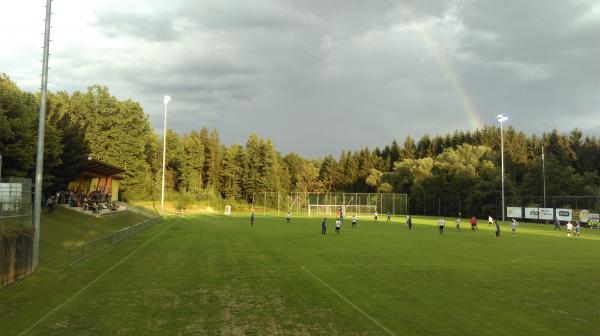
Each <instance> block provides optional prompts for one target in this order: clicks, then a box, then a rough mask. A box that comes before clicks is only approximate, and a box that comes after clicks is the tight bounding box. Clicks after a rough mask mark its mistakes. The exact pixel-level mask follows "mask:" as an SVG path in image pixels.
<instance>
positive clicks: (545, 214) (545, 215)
mask: <svg viewBox="0 0 600 336" xmlns="http://www.w3.org/2000/svg"><path fill="white" fill-rule="evenodd" d="M539 218H540V219H548V220H552V219H554V209H553V208H540V209H539Z"/></svg>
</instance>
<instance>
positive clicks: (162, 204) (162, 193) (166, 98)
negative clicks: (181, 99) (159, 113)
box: [160, 96, 171, 216]
mask: <svg viewBox="0 0 600 336" xmlns="http://www.w3.org/2000/svg"><path fill="white" fill-rule="evenodd" d="M170 101H171V96H164V97H163V104H165V120H164V123H163V157H162V183H161V191H160V215H161V216H163V215H164V214H165V160H166V153H167V104H169V102H170Z"/></svg>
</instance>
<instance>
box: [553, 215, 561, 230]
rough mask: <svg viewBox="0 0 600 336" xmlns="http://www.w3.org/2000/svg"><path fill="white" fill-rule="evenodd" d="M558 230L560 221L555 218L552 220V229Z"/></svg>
mask: <svg viewBox="0 0 600 336" xmlns="http://www.w3.org/2000/svg"><path fill="white" fill-rule="evenodd" d="M556 230H558V231H560V221H559V220H558V218H557V219H556V221H554V231H556Z"/></svg>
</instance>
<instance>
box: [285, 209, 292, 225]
mask: <svg viewBox="0 0 600 336" xmlns="http://www.w3.org/2000/svg"><path fill="white" fill-rule="evenodd" d="M285 220H286V222H287V223H288V224H290V221H291V220H292V214H291V213H290V212H289V211H288V213H287V215H285Z"/></svg>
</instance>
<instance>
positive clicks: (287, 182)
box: [0, 75, 600, 214]
mask: <svg viewBox="0 0 600 336" xmlns="http://www.w3.org/2000/svg"><path fill="white" fill-rule="evenodd" d="M38 106H39V96H37V95H35V94H32V93H28V92H24V91H22V90H21V89H20V88H19V87H18V86H17V85H16V84H15V83H14V82H12V81H11V80H10V78H8V76H6V75H2V76H0V155H2V157H3V170H2V171H3V173H2V175H3V176H29V177H32V176H33V175H34V171H35V141H36V129H37V115H38ZM47 121H48V122H47V129H46V142H45V147H46V150H45V158H44V162H45V163H44V165H45V175H44V186H45V190H47V191H52V190H59V189H63V188H65V184H66V182H67V181H68V180H69V179H71V178H73V177H74V176H78V173H79V171H80V170H81V165H82V163H83V162H84V161H85V158H87V157H93V158H95V159H99V160H102V161H105V162H108V163H111V164H114V165H117V166H120V167H124V168H125V169H126V170H127V172H126V173H125V179H124V180H123V183H122V185H121V188H122V194H123V197H124V198H126V199H129V200H134V199H156V195H157V193H158V192H159V191H160V175H161V163H162V161H161V160H162V139H161V137H160V136H158V135H157V134H156V133H155V131H154V130H153V129H152V127H151V126H150V123H149V121H148V117H147V115H146V114H145V113H144V111H143V109H142V108H141V106H140V105H139V104H138V103H137V102H134V101H131V100H126V101H119V100H118V99H116V98H115V97H114V96H112V95H111V94H110V92H109V90H108V88H106V87H104V86H91V87H89V88H88V89H87V91H85V92H79V91H76V92H73V93H67V92H55V93H50V94H49V95H48V113H47ZM398 136H399V138H400V134H399V135H398ZM402 138H403V142H401V143H400V142H397V141H393V142H392V143H391V144H388V145H385V146H384V147H382V148H379V147H376V148H374V149H369V148H367V147H365V148H362V149H357V150H348V151H343V152H342V153H341V154H340V155H339V156H338V157H336V156H334V155H327V156H325V157H323V158H319V159H306V158H303V157H302V156H300V155H298V154H296V153H289V154H286V155H285V156H284V155H282V154H281V153H279V152H278V150H277V148H276V146H275V144H274V143H273V142H272V141H271V140H270V139H268V138H267V139H265V138H262V137H259V136H258V135H256V134H250V135H249V137H248V139H247V141H246V143H245V144H234V145H231V146H226V145H224V144H222V143H221V140H220V138H219V133H218V131H217V130H216V129H212V130H209V129H208V128H206V127H202V125H198V127H197V129H196V130H193V131H191V132H190V133H187V134H178V133H176V132H174V131H172V130H168V132H167V152H166V157H167V163H166V166H167V168H166V185H167V188H168V190H169V197H171V198H174V197H178V195H182V194H183V195H187V196H188V197H192V198H195V199H197V200H203V201H206V202H207V203H209V202H211V201H214V200H219V201H220V200H231V201H233V200H235V201H238V202H245V201H251V199H252V195H254V194H256V193H260V192H263V191H278V192H281V193H285V192H289V191H307V192H316V191H347V192H386V193H388V192H395V193H406V194H408V195H409V197H410V200H411V203H410V208H411V211H413V212H419V211H420V209H421V207H423V210H424V211H425V212H427V211H426V208H425V206H424V205H425V204H433V203H435V202H436V200H437V202H438V203H437V207H439V204H440V203H439V202H440V199H441V198H444V199H448V198H452V199H456V200H460V201H461V202H463V204H464V207H465V208H466V209H470V211H471V212H473V213H478V214H485V213H491V212H494V211H497V210H496V208H497V202H498V198H499V196H500V185H501V183H500V149H499V146H500V130H499V129H498V128H497V127H495V126H487V127H484V128H483V129H479V130H475V131H473V132H470V131H461V130H458V131H456V132H454V133H453V134H446V135H435V136H429V135H424V136H422V137H421V138H420V139H413V138H411V137H410V136H402ZM504 141H505V171H506V174H505V179H506V181H505V185H506V194H507V195H508V197H509V199H513V200H515V199H519V198H521V202H523V201H522V199H526V198H523V197H525V196H539V195H541V194H542V193H543V184H542V146H544V151H545V162H544V163H545V171H546V177H547V178H546V193H547V195H554V196H569V195H571V196H572V195H577V196H598V195H600V178H599V175H600V139H598V138H597V137H590V136H584V135H583V134H582V132H581V131H579V130H577V129H575V130H572V131H571V132H569V133H559V132H558V131H556V130H553V131H551V132H549V133H544V134H543V135H541V136H539V135H528V134H525V133H523V132H519V131H517V130H515V129H514V128H513V127H511V126H509V127H508V128H507V129H506V130H505V133H504ZM419 202H421V205H419ZM594 202H595V199H594ZM524 205H525V204H524ZM595 206H596V207H598V206H600V204H595ZM435 207H436V206H434V205H432V206H431V208H432V209H433V208H435ZM432 214H433V213H432Z"/></svg>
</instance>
